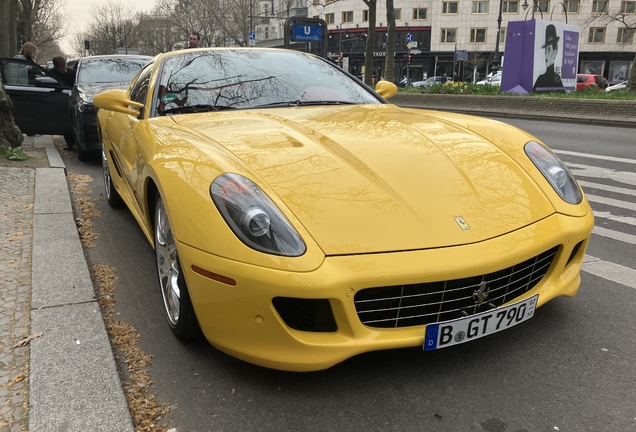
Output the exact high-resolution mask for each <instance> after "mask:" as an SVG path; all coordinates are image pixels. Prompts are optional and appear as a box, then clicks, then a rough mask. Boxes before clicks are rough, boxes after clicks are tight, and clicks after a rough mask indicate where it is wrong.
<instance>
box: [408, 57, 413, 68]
mask: <svg viewBox="0 0 636 432" xmlns="http://www.w3.org/2000/svg"><path fill="white" fill-rule="evenodd" d="M412 60H413V54H409V61H408V65H409V66H411V61H412Z"/></svg>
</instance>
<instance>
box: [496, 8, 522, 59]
mask: <svg viewBox="0 0 636 432" xmlns="http://www.w3.org/2000/svg"><path fill="white" fill-rule="evenodd" d="M526 1H527V0H526ZM502 10H503V0H499V15H498V16H497V39H496V40H495V57H494V58H493V59H492V67H491V70H493V71H497V70H499V66H500V63H501V60H500V59H499V39H501V13H502Z"/></svg>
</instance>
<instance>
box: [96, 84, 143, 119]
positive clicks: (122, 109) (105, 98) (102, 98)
mask: <svg viewBox="0 0 636 432" xmlns="http://www.w3.org/2000/svg"><path fill="white" fill-rule="evenodd" d="M93 104H94V105H95V106H96V107H97V108H99V109H104V110H107V111H114V112H119V113H124V114H128V115H131V116H133V117H139V110H140V109H141V108H143V107H144V104H142V103H139V102H134V101H131V100H130V99H128V97H127V95H126V91H125V90H121V89H112V90H106V91H105V92H102V93H100V94H98V95H96V96H95V97H94V98H93ZM131 107H132V108H131Z"/></svg>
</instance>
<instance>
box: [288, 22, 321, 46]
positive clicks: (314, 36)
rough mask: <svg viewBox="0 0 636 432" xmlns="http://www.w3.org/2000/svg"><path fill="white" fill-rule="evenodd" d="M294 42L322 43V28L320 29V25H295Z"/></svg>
mask: <svg viewBox="0 0 636 432" xmlns="http://www.w3.org/2000/svg"><path fill="white" fill-rule="evenodd" d="M292 40H293V41H303V42H320V41H322V27H320V26H319V25H303V24H294V26H293V33H292Z"/></svg>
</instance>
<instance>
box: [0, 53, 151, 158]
mask: <svg viewBox="0 0 636 432" xmlns="http://www.w3.org/2000/svg"><path fill="white" fill-rule="evenodd" d="M151 59H152V57H150V56H139V55H108V56H92V57H84V58H82V59H79V60H77V62H76V63H74V62H73V61H71V62H69V65H75V66H76V67H75V69H76V72H77V73H76V82H75V85H74V86H73V88H70V87H68V86H67V85H66V84H64V83H63V82H61V81H58V80H57V79H56V78H54V77H53V76H51V75H50V74H49V68H48V65H46V66H44V67H43V66H40V65H37V64H34V63H33V62H28V61H26V60H22V59H16V58H1V59H0V72H1V75H2V82H3V83H4V86H5V91H6V93H7V95H8V96H9V97H10V98H11V101H12V103H13V118H14V121H15V123H16V125H17V126H18V127H19V128H20V130H21V131H22V132H23V133H25V134H28V135H35V134H48V135H65V134H68V133H70V132H72V133H73V136H74V138H75V146H76V147H77V157H78V158H79V160H82V161H83V160H87V159H88V158H89V157H91V156H92V155H97V154H98V152H99V149H100V145H99V141H98V139H97V120H96V115H97V110H96V108H95V106H94V105H93V97H94V96H95V95H96V94H97V93H100V92H102V91H104V90H107V89H110V88H120V89H125V88H127V87H128V84H130V81H131V80H132V79H133V78H134V77H135V75H137V73H138V72H139V70H141V68H142V67H143V66H144V65H145V64H146V63H148V61H149V60H151Z"/></svg>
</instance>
